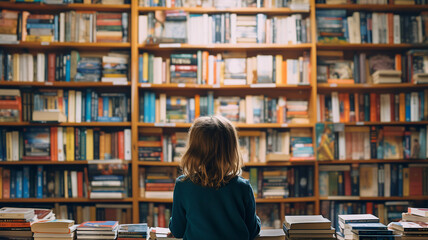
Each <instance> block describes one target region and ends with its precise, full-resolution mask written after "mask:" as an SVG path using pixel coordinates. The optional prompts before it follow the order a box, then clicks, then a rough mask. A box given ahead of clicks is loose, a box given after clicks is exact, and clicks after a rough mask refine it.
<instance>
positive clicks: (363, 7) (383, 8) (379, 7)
mask: <svg viewBox="0 0 428 240" xmlns="http://www.w3.org/2000/svg"><path fill="white" fill-rule="evenodd" d="M315 8H316V9H345V10H348V11H373V12H421V11H426V10H428V5H392V4H316V5H315Z"/></svg>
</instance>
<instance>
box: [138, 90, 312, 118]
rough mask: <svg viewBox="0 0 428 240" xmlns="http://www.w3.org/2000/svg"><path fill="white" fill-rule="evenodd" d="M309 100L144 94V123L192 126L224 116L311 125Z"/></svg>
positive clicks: (141, 98) (141, 106)
mask: <svg viewBox="0 0 428 240" xmlns="http://www.w3.org/2000/svg"><path fill="white" fill-rule="evenodd" d="M308 107H309V106H308V101H306V100H288V99H286V98H285V97H279V98H274V97H272V98H271V97H268V96H263V95H247V96H245V98H240V97H226V96H219V97H218V98H214V94H213V92H211V91H209V92H208V95H207V96H200V95H199V94H197V95H195V97H190V98H188V97H185V96H167V95H166V94H165V93H161V94H159V96H158V97H156V94H155V93H153V92H144V96H142V97H140V118H139V119H140V121H143V122H146V123H190V122H192V121H193V120H194V119H195V118H197V117H199V116H209V115H214V114H220V115H222V116H224V117H226V118H228V119H229V120H230V121H232V122H244V123H248V124H252V123H309V113H308Z"/></svg>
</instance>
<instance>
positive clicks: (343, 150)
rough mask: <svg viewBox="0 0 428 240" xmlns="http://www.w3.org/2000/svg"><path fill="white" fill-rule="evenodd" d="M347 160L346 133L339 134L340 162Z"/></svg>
mask: <svg viewBox="0 0 428 240" xmlns="http://www.w3.org/2000/svg"><path fill="white" fill-rule="evenodd" d="M345 159H346V140H345V131H340V132H339V160H345Z"/></svg>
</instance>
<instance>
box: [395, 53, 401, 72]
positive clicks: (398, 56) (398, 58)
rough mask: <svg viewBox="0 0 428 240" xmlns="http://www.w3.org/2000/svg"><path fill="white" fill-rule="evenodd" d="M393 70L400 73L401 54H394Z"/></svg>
mask: <svg viewBox="0 0 428 240" xmlns="http://www.w3.org/2000/svg"><path fill="white" fill-rule="evenodd" d="M395 70H398V71H401V54H395Z"/></svg>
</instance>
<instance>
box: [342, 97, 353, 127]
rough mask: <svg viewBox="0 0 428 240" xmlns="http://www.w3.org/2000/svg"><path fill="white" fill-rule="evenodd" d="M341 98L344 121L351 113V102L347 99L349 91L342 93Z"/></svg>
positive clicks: (348, 118) (347, 120) (347, 119)
mask: <svg viewBox="0 0 428 240" xmlns="http://www.w3.org/2000/svg"><path fill="white" fill-rule="evenodd" d="M343 99H344V101H345V102H344V115H345V122H346V123H347V122H349V120H350V115H351V103H350V101H349V93H344V94H343Z"/></svg>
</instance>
